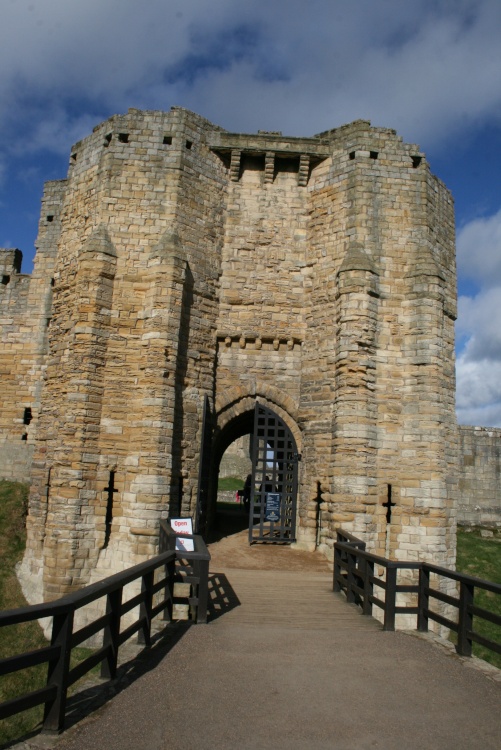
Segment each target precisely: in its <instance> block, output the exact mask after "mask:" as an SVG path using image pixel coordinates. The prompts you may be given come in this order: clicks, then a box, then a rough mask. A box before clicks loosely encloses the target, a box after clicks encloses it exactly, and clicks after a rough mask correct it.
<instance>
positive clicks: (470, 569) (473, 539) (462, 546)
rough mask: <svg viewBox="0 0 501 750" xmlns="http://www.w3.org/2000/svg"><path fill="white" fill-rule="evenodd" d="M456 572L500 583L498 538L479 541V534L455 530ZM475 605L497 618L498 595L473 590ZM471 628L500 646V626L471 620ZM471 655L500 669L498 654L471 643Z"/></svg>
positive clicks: (500, 608)
mask: <svg viewBox="0 0 501 750" xmlns="http://www.w3.org/2000/svg"><path fill="white" fill-rule="evenodd" d="M456 567H457V570H458V571H460V572H461V573H468V575H471V576H476V577H477V578H483V579H485V580H487V581H493V582H494V583H501V536H494V537H490V538H486V539H484V538H482V537H481V535H480V531H479V530H477V529H475V530H473V531H465V530H463V529H458V544H457V564H456ZM475 604H477V605H478V606H479V607H483V608H484V609H488V610H490V611H491V612H495V613H496V614H498V615H501V596H499V595H496V594H492V593H490V592H488V591H481V590H479V589H475ZM473 627H474V629H475V631H477V632H478V633H479V634H480V635H483V636H484V637H485V638H490V639H491V640H493V641H497V643H500V644H501V627H500V626H499V625H494V624H493V623H490V622H487V621H486V620H482V619H480V618H478V617H474V621H473ZM473 653H474V655H475V656H478V657H479V658H480V659H485V661H488V662H490V663H491V664H494V665H495V666H496V667H498V668H501V654H496V653H495V652H494V651H490V650H489V649H487V648H485V647H484V646H480V645H479V644H477V643H474V644H473Z"/></svg>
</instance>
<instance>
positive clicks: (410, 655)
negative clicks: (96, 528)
mask: <svg viewBox="0 0 501 750" xmlns="http://www.w3.org/2000/svg"><path fill="white" fill-rule="evenodd" d="M223 546H224V545H223ZM220 547H221V545H220ZM260 549H261V552H260ZM275 550H276V548H275ZM232 554H234V550H233V553H232ZM232 554H230V555H228V556H227V558H226V559H230V560H232V559H233V561H234V557H233V558H232ZM246 554H247V553H246ZM251 554H252V555H253V558H252V559H253V560H255V561H256V566H254V569H251V570H249V569H247V570H243V569H239V568H236V567H223V563H224V560H225V555H224V554H221V551H220V548H219V552H218V551H217V550H216V554H214V565H213V571H214V574H213V575H214V579H213V583H214V584H215V587H216V591H217V595H216V597H215V600H214V604H213V619H212V621H211V622H210V624H208V625H207V626H203V625H200V626H192V627H189V628H186V627H183V626H177V628H174V629H173V631H172V634H171V636H170V638H169V639H167V641H164V642H163V643H160V644H159V645H158V646H157V647H156V649H154V650H153V653H151V655H150V656H149V657H148V658H147V659H144V658H143V659H142V660H141V666H140V667H139V669H137V668H136V674H135V676H134V680H133V681H132V682H131V683H130V684H129V685H128V687H127V688H126V689H123V690H121V692H119V693H118V694H117V695H116V696H115V697H114V698H113V700H110V701H109V702H108V703H107V704H106V705H104V706H103V707H102V708H100V709H98V710H97V711H96V712H94V713H93V714H91V715H90V716H89V717H88V718H87V719H85V720H84V721H81V722H80V723H78V724H76V725H75V726H74V727H72V728H70V729H69V730H68V731H67V732H66V733H65V734H64V735H63V736H62V737H61V738H60V739H59V740H58V741H57V743H56V747H57V750H96V748H106V750H114V749H115V748H116V749H117V750H118V749H120V750H191V749H192V748H193V749H195V748H197V749H198V748H201V749H202V750H216V749H217V750H234V749H236V748H238V749H240V750H247V749H249V750H250V749H252V750H268V748H270V749H271V748H273V750H282V749H283V750H285V749H287V750H306V749H308V750H310V749H311V750H323V749H324V748H326V749H327V748H329V750H333V749H334V750H367V749H369V748H381V749H384V750H414V748H415V749H416V750H417V749H418V748H419V750H426V749H427V748H430V750H431V749H433V750H437V749H438V750H449V749H451V750H462V748H465V749H466V748H468V750H472V749H474V748H482V749H483V750H484V749H485V750H487V749H488V748H496V750H498V748H499V747H500V746H501V682H496V681H495V680H494V679H491V678H489V677H487V676H486V675H485V674H483V673H482V672H481V671H479V670H478V669H475V668H472V667H471V666H466V665H465V664H464V663H463V661H464V660H461V659H460V658H459V657H456V656H455V655H454V654H453V652H452V651H450V650H447V648H439V647H438V646H437V645H435V644H434V643H433V642H432V641H429V640H423V639H422V638H418V637H417V636H412V635H408V634H404V633H384V632H382V630H381V627H380V625H379V624H378V623H376V621H375V620H373V619H372V618H366V617H363V616H362V615H360V614H359V610H358V609H356V608H355V607H354V606H351V605H348V604H346V602H345V601H344V600H343V598H342V596H340V595H334V594H333V593H332V590H331V574H330V573H329V572H328V571H327V570H326V569H325V566H324V565H323V563H319V560H318V558H315V559H314V560H313V558H312V565H311V567H310V570H307V571H305V570H304V567H305V565H304V560H302V564H301V567H302V568H303V570H301V571H299V570H296V569H295V568H296V567H297V563H296V561H297V557H295V555H297V554H298V553H295V552H294V551H293V550H290V549H283V548H282V549H280V550H276V555H275V557H279V558H280V565H279V566H278V567H279V568H280V569H278V570H263V569H259V568H260V567H261V568H262V567H263V562H262V560H263V559H264V558H265V557H266V559H268V558H269V559H272V558H273V556H271V555H270V549H269V548H268V550H266V549H264V548H262V547H261V548H257V547H253V548H252V553H251ZM268 567H269V566H268ZM284 568H285V569H284ZM287 568H288V569H287Z"/></svg>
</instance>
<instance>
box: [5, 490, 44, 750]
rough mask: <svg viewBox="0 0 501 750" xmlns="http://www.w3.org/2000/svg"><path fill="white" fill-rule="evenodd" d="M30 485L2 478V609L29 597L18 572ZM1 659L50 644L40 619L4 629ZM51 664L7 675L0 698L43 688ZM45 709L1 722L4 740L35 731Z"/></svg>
mask: <svg viewBox="0 0 501 750" xmlns="http://www.w3.org/2000/svg"><path fill="white" fill-rule="evenodd" d="M27 497H28V487H27V486H26V485H24V484H17V483H14V482H5V481H0V609H2V610H3V609H16V608H17V607H25V606H26V600H25V598H24V596H23V594H22V591H21V587H20V586H19V583H18V580H17V578H16V574H15V565H16V563H17V562H18V561H19V560H20V559H21V557H22V554H23V552H24V545H25V539H26V537H25V517H26V508H27ZM0 633H1V637H0V658H5V657H7V656H13V655H15V654H21V653H23V652H25V651H34V650H35V649H38V648H43V647H44V646H46V645H47V641H46V640H45V638H44V636H43V633H42V630H41V628H40V626H39V625H38V623H37V622H27V623H22V624H21V625H15V626H10V627H7V628H2V630H1V631H0ZM46 673H47V667H46V666H45V665H39V666H36V667H31V668H30V669H27V670H22V671H20V672H15V673H13V674H11V675H6V676H4V677H2V678H1V680H0V701H5V700H8V699H9V698H15V697H16V696H18V695H22V694H23V693H26V692H29V691H31V690H35V689H36V688H38V687H43V685H44V683H45V677H46ZM42 712H43V708H42V707H41V706H37V707H36V708H33V709H30V710H28V711H24V712H23V713H21V714H17V715H16V716H11V717H10V718H9V719H4V721H2V722H1V723H0V742H7V741H9V740H12V739H15V738H18V737H21V736H22V735H23V734H25V733H26V732H30V731H31V730H33V729H34V728H35V727H36V726H37V725H38V724H39V722H40V720H41V718H42Z"/></svg>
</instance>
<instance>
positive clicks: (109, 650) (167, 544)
mask: <svg viewBox="0 0 501 750" xmlns="http://www.w3.org/2000/svg"><path fill="white" fill-rule="evenodd" d="M160 534H161V536H160V549H161V552H160V554H159V555H157V556H156V557H154V558H153V559H151V560H148V561H147V562H144V563H140V564H139V565H135V566H134V567H132V568H128V569H127V570H125V571H123V572H122V573H117V574H116V575H113V576H110V577H109V578H105V579H104V580H102V581H99V582H98V583H94V584H92V585H91V586H86V587H85V588H82V589H80V590H79V591H76V592H75V593H72V594H68V595H67V596H64V597H62V598H61V599H57V600H56V601H53V602H48V603H46V604H35V605H31V606H29V607H22V608H20V609H15V610H8V611H4V612H0V637H1V628H2V627H7V626H9V625H17V624H19V623H23V622H29V621H33V620H40V619H43V618H52V636H51V640H50V645H47V646H46V647H45V648H41V649H37V650H35V651H31V652H29V653H23V654H17V655H14V656H11V657H8V658H6V659H1V660H0V675H6V674H10V673H12V672H17V671H20V670H23V669H28V668H30V667H33V666H35V665H38V664H47V679H46V684H45V686H44V687H42V688H40V689H38V690H34V691H33V692H30V693H27V694H24V695H20V696H18V697H16V698H13V699H11V700H7V701H4V702H3V703H0V719H5V718H7V717H9V716H13V715H14V714H16V713H20V712H21V711H25V710H27V709H29V708H33V707H34V706H38V705H41V704H44V718H43V731H45V732H60V731H62V730H63V729H64V723H65V711H66V702H67V695H68V689H69V688H70V687H71V685H73V684H74V683H75V682H76V681H77V680H79V679H80V678H81V677H83V676H84V675H85V674H87V673H88V672H89V671H90V670H91V669H92V668H93V667H95V666H96V665H98V664H101V677H102V678H104V679H113V678H114V677H115V676H116V672H117V662H118V653H119V649H120V647H121V646H122V645H123V644H124V643H125V642H126V641H127V640H129V638H131V637H132V636H133V635H135V634H136V633H137V638H138V642H139V643H142V644H145V646H146V647H148V646H149V645H150V643H151V624H152V620H153V619H154V618H155V617H156V616H157V615H162V616H163V619H164V620H166V621H168V622H170V620H171V618H172V609H173V605H174V603H175V602H176V599H175V597H174V584H175V582H176V580H181V581H183V582H186V583H190V584H191V594H190V596H189V597H188V598H187V599H184V600H180V601H184V602H186V601H188V603H189V606H190V612H191V616H192V619H193V620H194V621H195V622H198V623H201V622H206V621H207V590H208V577H209V560H210V554H209V552H208V551H207V547H206V546H205V543H204V542H203V540H202V538H201V537H198V536H193V537H192V538H193V541H194V546H195V551H194V552H185V551H183V552H179V551H176V550H175V534H174V532H171V530H170V529H169V527H167V525H166V524H164V523H163V522H162V525H161V532H160ZM134 582H138V583H139V582H140V586H141V590H140V592H139V593H138V594H136V595H134V596H132V597H131V598H130V599H128V600H127V601H123V595H124V588H125V586H127V585H128V584H132V583H134ZM103 597H105V601H104V602H103V603H102V604H101V607H100V608H99V605H94V606H95V609H96V613H97V612H99V609H100V611H103V610H105V613H104V614H102V615H99V614H96V615H95V616H94V619H93V621H92V622H90V623H89V624H87V625H85V626H84V627H81V628H80V629H79V630H76V631H75V629H74V621H75V617H76V615H78V611H79V610H80V609H82V607H85V606H86V605H89V604H91V603H94V602H97V601H98V600H99V599H102V598H103ZM126 614H128V618H127V622H128V623H129V624H128V625H127V626H126V627H125V628H124V629H123V630H122V629H121V626H122V618H123V617H124V615H126ZM131 620H132V622H131ZM100 632H102V645H101V646H100V647H98V648H97V649H96V650H95V651H94V652H93V653H92V654H91V656H89V657H87V658H86V659H84V660H83V661H81V662H80V663H79V664H77V665H76V666H75V667H73V668H70V656H71V651H72V649H73V648H75V647H76V646H79V645H80V644H82V643H83V642H84V641H87V640H88V639H90V638H93V639H95V638H96V636H98V634H99V633H100ZM98 638H99V636H98Z"/></svg>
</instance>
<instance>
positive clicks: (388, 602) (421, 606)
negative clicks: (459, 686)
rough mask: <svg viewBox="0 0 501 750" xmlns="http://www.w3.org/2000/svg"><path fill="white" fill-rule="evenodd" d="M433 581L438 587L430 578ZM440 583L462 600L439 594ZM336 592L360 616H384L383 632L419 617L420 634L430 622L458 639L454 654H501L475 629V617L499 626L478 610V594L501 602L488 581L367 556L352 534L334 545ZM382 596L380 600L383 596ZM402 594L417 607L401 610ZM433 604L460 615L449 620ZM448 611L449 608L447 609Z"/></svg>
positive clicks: (497, 619) (498, 588) (499, 588)
mask: <svg viewBox="0 0 501 750" xmlns="http://www.w3.org/2000/svg"><path fill="white" fill-rule="evenodd" d="M375 566H379V567H381V568H383V569H384V572H385V575H384V578H381V577H379V576H376V575H375V574H374V569H375ZM409 570H410V571H416V573H415V574H414V579H415V580H414V582H413V583H410V582H409V580H408V579H407V580H406V581H405V582H403V583H399V582H398V574H399V572H400V571H409ZM431 576H433V577H434V579H435V580H434V581H433V582H434V584H435V585H434V586H432V585H431V581H430V577H431ZM442 581H456V582H457V583H459V595H458V596H451V595H450V594H446V593H444V592H443V591H441V590H440V584H441V582H442ZM333 588H334V591H343V592H344V593H345V594H346V600H347V601H348V602H353V603H355V604H357V605H359V606H360V607H361V609H362V614H364V615H372V611H373V607H374V606H376V607H379V608H380V609H381V610H382V611H383V629H384V630H395V616H396V615H397V614H407V615H416V629H417V630H419V631H420V632H427V631H428V625H429V621H430V620H433V621H434V622H437V623H439V624H440V625H444V626H445V627H447V628H450V630H452V631H453V632H455V633H457V645H456V651H457V653H458V654H461V655H462V656H471V654H472V644H473V643H474V642H475V643H479V644H481V645H482V646H484V647H485V648H487V649H490V650H491V651H495V652H496V653H498V654H501V643H498V642H497V641H493V640H492V639H489V638H485V637H484V636H482V635H481V634H480V633H479V632H478V631H477V630H475V628H474V620H473V618H474V617H477V618H478V619H479V620H487V621H489V622H491V623H494V624H495V625H499V626H501V616H500V615H498V614H496V613H495V612H491V611H489V610H487V609H484V608H482V607H478V606H477V605H475V591H476V590H480V589H482V590H484V591H489V592H490V593H492V594H497V595H498V596H501V584H498V583H492V582H490V581H484V580H482V579H480V578H474V577H473V576H468V575H466V574H464V573H458V572H456V571H454V570H449V569H448V568H442V567H439V566H437V565H431V564H430V563H426V562H421V563H412V562H398V561H394V560H388V559H386V558H385V557H380V556H379V555H373V554H371V553H370V552H366V548H365V544H364V542H362V541H361V540H360V539H357V538H356V537H355V536H353V535H352V534H349V533H348V532H345V531H338V534H337V542H336V544H335V545H334V580H333ZM381 591H382V592H384V595H381V593H380V592H381ZM399 594H413V595H414V596H413V597H412V599H413V600H414V603H411V604H404V605H399V603H398V600H399V598H400V597H399ZM432 602H441V603H442V604H445V605H448V607H449V608H452V610H453V611H454V610H456V611H457V618H454V619H451V618H449V617H446V616H445V614H443V613H440V612H436V611H434V610H433V609H432V607H431V603H432ZM444 610H445V608H444Z"/></svg>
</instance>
